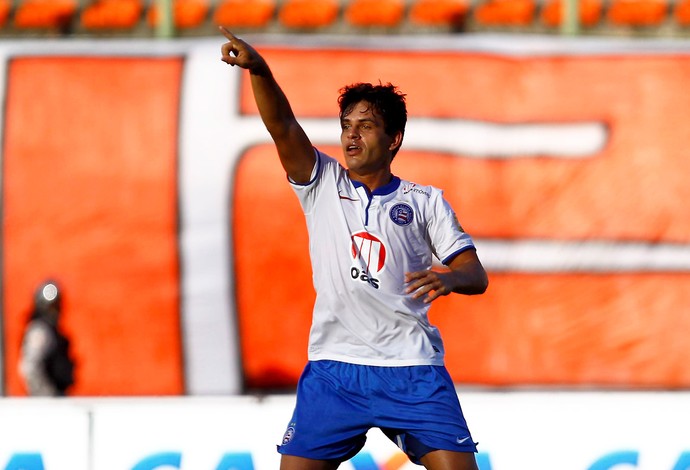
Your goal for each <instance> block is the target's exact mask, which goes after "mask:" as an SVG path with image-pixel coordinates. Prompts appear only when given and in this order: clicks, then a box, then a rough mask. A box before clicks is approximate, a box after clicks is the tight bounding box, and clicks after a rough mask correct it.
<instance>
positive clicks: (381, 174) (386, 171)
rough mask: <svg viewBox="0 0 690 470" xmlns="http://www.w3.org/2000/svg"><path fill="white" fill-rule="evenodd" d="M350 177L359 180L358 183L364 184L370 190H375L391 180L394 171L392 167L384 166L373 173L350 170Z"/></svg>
mask: <svg viewBox="0 0 690 470" xmlns="http://www.w3.org/2000/svg"><path fill="white" fill-rule="evenodd" d="M348 174H349V175H350V179H351V180H352V181H357V182H358V183H360V184H362V185H364V187H366V188H367V189H368V190H369V192H370V193H371V192H374V191H376V190H377V189H378V188H380V187H382V186H385V185H387V184H388V183H390V182H391V179H392V178H393V173H392V172H391V169H390V167H387V168H382V169H381V170H378V171H375V172H371V173H356V172H354V171H352V170H348Z"/></svg>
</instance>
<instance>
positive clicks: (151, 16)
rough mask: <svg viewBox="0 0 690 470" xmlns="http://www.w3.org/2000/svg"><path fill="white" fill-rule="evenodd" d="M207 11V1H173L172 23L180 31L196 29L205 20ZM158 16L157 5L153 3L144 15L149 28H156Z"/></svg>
mask: <svg viewBox="0 0 690 470" xmlns="http://www.w3.org/2000/svg"><path fill="white" fill-rule="evenodd" d="M208 11H209V4H208V0H174V2H173V12H172V14H173V23H174V24H175V27H176V28H180V29H189V28H197V27H199V26H201V25H202V24H203V23H204V21H205V20H206V17H207V16H208ZM159 16H160V15H159V9H158V4H156V3H154V4H152V5H151V8H149V10H148V13H147V14H146V20H147V22H148V24H149V26H152V27H154V26H157V25H158V22H159V21H160V20H159Z"/></svg>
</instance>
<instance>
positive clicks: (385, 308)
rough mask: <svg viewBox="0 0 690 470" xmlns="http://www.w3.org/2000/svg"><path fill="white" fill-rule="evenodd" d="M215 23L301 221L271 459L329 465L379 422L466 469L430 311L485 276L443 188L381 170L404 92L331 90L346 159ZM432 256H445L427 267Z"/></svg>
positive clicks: (411, 446) (294, 467) (464, 436)
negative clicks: (302, 236)
mask: <svg viewBox="0 0 690 470" xmlns="http://www.w3.org/2000/svg"><path fill="white" fill-rule="evenodd" d="M221 31H222V33H223V34H224V35H225V37H226V38H227V40H228V41H227V42H226V43H225V44H223V46H222V49H221V50H222V57H221V59H222V60H223V61H224V62H226V63H227V64H230V65H237V66H239V67H241V68H243V69H246V70H248V71H249V75H250V79H251V85H252V90H253V93H254V99H255V100H256V104H257V106H258V109H259V113H260V115H261V118H262V120H263V123H264V125H265V126H266V129H267V130H268V132H269V133H270V135H271V137H272V139H273V141H274V142H275V145H276V148H277V151H278V157H279V159H280V162H281V164H282V166H283V168H284V169H285V172H286V173H287V177H288V180H289V183H290V185H291V186H292V188H293V189H294V191H295V193H296V194H297V197H298V198H299V201H300V203H301V206H302V209H303V211H304V214H305V217H306V220H307V227H308V230H309V240H310V242H309V250H310V256H311V264H312V270H313V279H314V287H315V289H316V294H317V295H316V302H315V305H314V311H313V317H312V326H311V331H310V334H309V351H308V359H309V360H308V363H307V365H306V367H305V369H304V371H303V373H302V376H301V377H300V380H299V383H298V386H297V403H296V405H295V410H294V414H293V416H292V419H291V420H290V422H289V424H288V426H287V430H286V432H285V435H284V437H283V441H282V443H281V444H280V445H279V446H278V452H280V454H282V455H281V464H280V468H281V469H282V470H321V469H335V468H337V467H338V466H339V465H340V463H341V462H343V461H345V460H348V459H350V458H351V457H353V456H354V455H355V454H357V452H359V451H360V450H361V449H362V447H363V446H364V442H365V440H366V433H367V431H368V430H369V429H371V428H374V427H378V428H380V429H381V430H382V431H383V432H384V434H386V435H387V436H388V437H389V438H390V439H391V440H392V441H393V442H395V443H396V444H397V445H398V446H399V447H400V448H401V449H402V450H403V451H404V452H405V453H406V454H407V455H408V456H409V458H410V460H411V461H413V462H414V463H416V464H420V465H424V466H425V467H426V468H428V469H432V470H451V469H452V470H476V469H477V464H476V460H475V457H474V453H475V452H476V443H475V442H474V441H473V439H472V436H471V434H470V432H469V429H468V427H467V424H466V421H465V418H464V416H463V414H462V410H461V407H460V403H459V401H458V397H457V393H456V391H455V387H454V384H453V381H452V379H451V378H450V376H449V374H448V372H447V371H446V368H445V366H444V360H443V356H444V350H443V342H442V341H441V337H440V335H439V332H438V330H437V329H436V328H435V327H434V326H433V325H431V324H430V323H429V320H428V317H427V311H428V309H429V307H430V303H431V302H432V301H433V300H435V299H437V298H438V297H440V296H443V295H448V294H450V293H451V292H456V293H460V294H467V295H472V294H481V293H483V292H484V291H485V290H486V288H487V285H488V279H487V275H486V272H485V271H484V268H483V267H482V265H481V263H480V261H479V259H478V257H477V254H476V250H475V247H474V245H473V242H472V239H471V238H470V237H469V235H467V234H466V233H465V232H464V231H463V230H462V228H461V226H460V224H459V223H458V220H457V218H456V217H455V213H454V212H453V210H452V209H451V207H450V206H449V205H448V203H447V202H446V201H445V200H444V199H443V196H442V193H441V191H440V190H439V189H436V188H434V187H432V186H421V185H417V184H415V183H411V182H409V181H404V180H401V179H400V178H399V177H397V176H395V175H393V173H392V171H391V163H392V160H393V158H394V157H395V155H396V153H397V152H398V150H399V149H400V145H401V144H402V141H403V134H404V131H405V124H406V122H407V109H406V105H405V95H403V94H402V93H400V92H399V91H398V89H397V88H396V87H395V86H393V85H390V84H388V85H382V84H378V85H372V84H368V83H358V84H354V85H350V86H347V87H345V88H343V89H342V90H341V95H340V98H339V106H340V123H341V129H342V131H341V134H340V141H341V146H342V151H343V154H344V158H345V162H346V166H347V168H343V167H342V166H341V165H340V164H339V163H338V162H337V161H336V160H334V159H333V158H331V157H329V156H327V155H325V154H324V153H322V152H320V151H319V150H317V149H315V148H314V147H313V146H312V144H311V142H310V141H309V138H308V137H307V135H306V134H305V132H304V130H303V129H302V127H301V126H300V124H299V123H298V122H297V120H296V118H295V115H294V113H293V111H292V109H291V107H290V103H289V102H288V100H287V98H286V96H285V94H284V93H283V91H282V90H281V88H280V86H279V85H278V83H277V82H276V80H275V79H274V77H273V75H272V73H271V70H270V68H269V66H268V64H267V63H266V61H265V60H264V59H263V57H262V56H261V55H260V54H259V53H258V52H257V51H256V50H255V49H254V48H253V47H252V46H250V45H249V44H247V43H246V42H245V41H243V40H241V39H239V38H237V37H235V36H234V35H233V34H232V33H231V32H230V31H228V30H227V29H225V28H221ZM433 256H436V257H437V258H438V259H440V260H441V261H442V262H443V263H444V264H445V265H446V266H447V267H448V268H449V269H448V270H445V271H443V272H441V271H438V270H432V269H431V268H432V261H433Z"/></svg>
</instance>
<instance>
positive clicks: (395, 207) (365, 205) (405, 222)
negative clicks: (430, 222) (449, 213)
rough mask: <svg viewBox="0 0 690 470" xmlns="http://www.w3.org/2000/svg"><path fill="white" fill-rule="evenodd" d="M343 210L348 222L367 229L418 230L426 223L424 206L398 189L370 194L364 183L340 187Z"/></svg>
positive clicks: (408, 231)
mask: <svg viewBox="0 0 690 470" xmlns="http://www.w3.org/2000/svg"><path fill="white" fill-rule="evenodd" d="M338 202H339V205H340V210H341V211H342V214H343V216H344V218H345V219H346V220H347V222H348V225H349V226H350V227H352V228H354V227H358V228H359V229H361V230H366V231H368V232H372V231H373V232H379V233H389V232H391V231H393V232H396V231H399V232H402V233H405V232H407V233H410V232H417V231H419V230H420V228H421V227H422V226H423V220H422V217H421V214H420V211H421V209H420V208H419V207H417V206H416V205H415V204H414V201H412V200H410V199H409V198H407V197H404V196H403V195H402V194H401V193H400V192H399V191H393V192H391V193H388V194H375V195H372V194H370V193H369V192H368V191H367V190H366V189H365V188H364V187H352V186H350V187H343V188H340V189H339V191H338Z"/></svg>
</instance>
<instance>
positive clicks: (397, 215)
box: [388, 202, 414, 226]
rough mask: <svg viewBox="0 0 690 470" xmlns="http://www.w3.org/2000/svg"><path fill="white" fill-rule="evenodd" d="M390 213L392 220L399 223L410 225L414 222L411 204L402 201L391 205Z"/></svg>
mask: <svg viewBox="0 0 690 470" xmlns="http://www.w3.org/2000/svg"><path fill="white" fill-rule="evenodd" d="M388 215H390V217H391V220H392V221H393V222H395V223H396V224H397V225H401V226H405V225H410V223H411V222H412V219H413V218H414V211H413V210H412V208H411V207H410V206H408V205H407V204H405V203H403V202H401V203H399V204H396V205H394V206H393V207H391V210H390V212H389V213H388Z"/></svg>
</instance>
